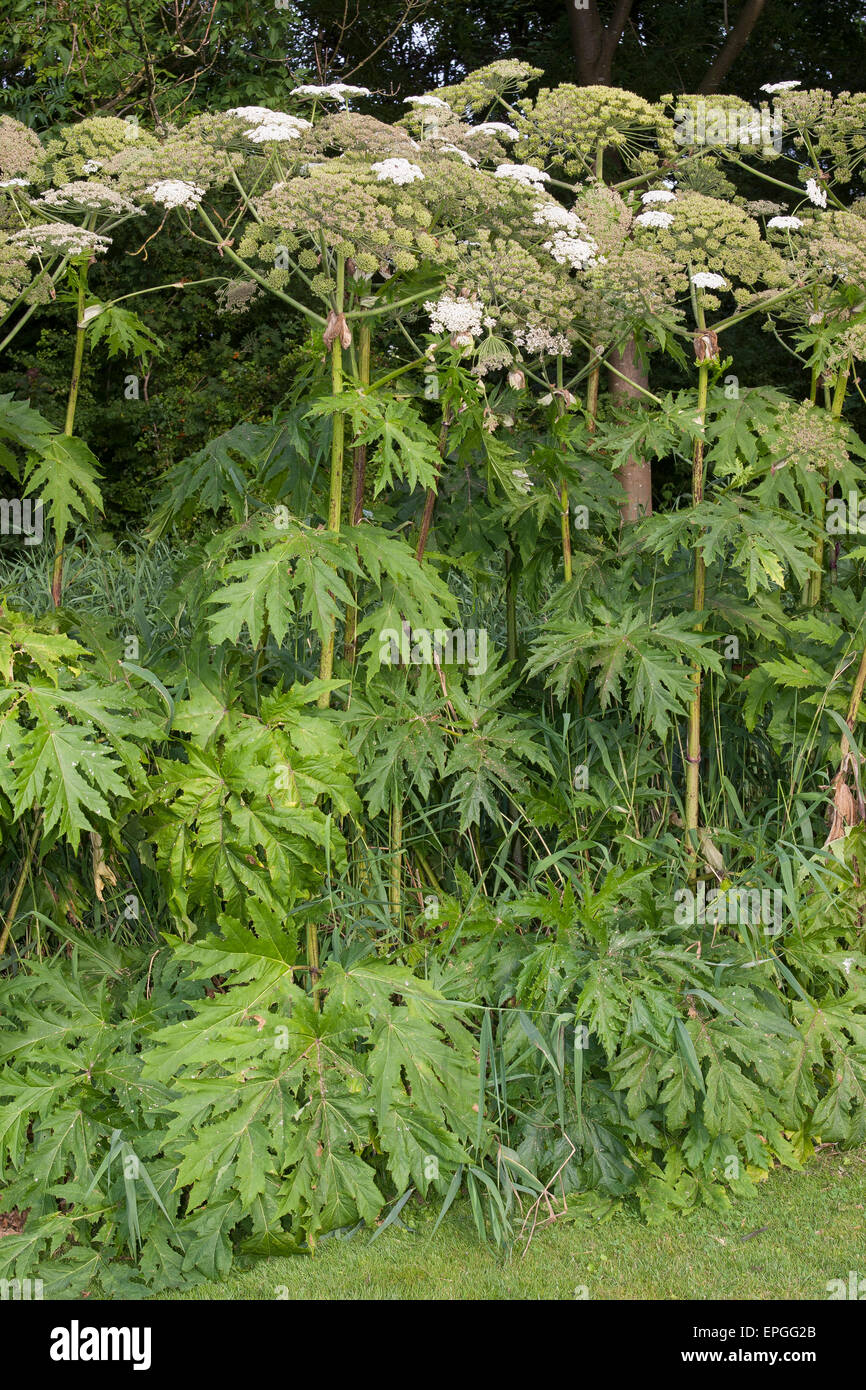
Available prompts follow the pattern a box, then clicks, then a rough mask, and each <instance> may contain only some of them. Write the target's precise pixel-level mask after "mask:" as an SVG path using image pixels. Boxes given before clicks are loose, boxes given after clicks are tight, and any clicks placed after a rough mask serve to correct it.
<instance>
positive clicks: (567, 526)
mask: <svg viewBox="0 0 866 1390" xmlns="http://www.w3.org/2000/svg"><path fill="white" fill-rule="evenodd" d="M556 385H557V389H558V390H559V391H562V389H563V375H562V356H561V355H560V356H559V357H557V359H556ZM597 389H598V387H597V384H596V390H597ZM557 399H558V402H559V409H560V412H561V413H562V412H563V411H564V409H565V407H564V405H563V403H562V397H561V396H559V397H558V398H557ZM564 447H565V446H564V445H563V448H564ZM559 529H560V534H561V536H562V577H563V579H564V580H565V582H566V584H570V583H571V574H572V568H571V518H570V516H569V508H568V483H567V482H566V480H565V478H564V477H563V478H560V480H559Z"/></svg>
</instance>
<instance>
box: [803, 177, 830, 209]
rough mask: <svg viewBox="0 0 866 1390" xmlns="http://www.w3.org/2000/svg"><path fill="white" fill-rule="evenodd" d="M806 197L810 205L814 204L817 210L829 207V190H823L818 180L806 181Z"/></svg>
mask: <svg viewBox="0 0 866 1390" xmlns="http://www.w3.org/2000/svg"><path fill="white" fill-rule="evenodd" d="M806 197H807V198H808V199H809V202H810V203H814V204H815V207H816V208H825V207H826V206H827V190H826V188H822V187H821V185H820V184H819V183H818V180H817V179H807V180H806Z"/></svg>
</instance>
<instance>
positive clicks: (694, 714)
mask: <svg viewBox="0 0 866 1390" xmlns="http://www.w3.org/2000/svg"><path fill="white" fill-rule="evenodd" d="M701 327H703V315H701ZM709 379H710V367H709V362H707V361H702V362H700V363H699V364H698V414H697V418H698V420H699V421H700V422H701V424H703V422H704V416H705V414H706V409H707V394H708V389H709ZM703 499H704V441H703V439H702V438H701V437H698V438H696V439H695V447H694V452H693V454H692V506H693V507H697V506H698V505H699V504H700V503H701V502H702V501H703ZM706 590H707V567H706V564H705V563H704V554H703V550H702V549H701V545H700V541H699V542H698V545H697V546H696V547H695V572H694V588H693V597H692V607H693V608H694V611H695V612H696V613H701V612H703V608H704V603H705V601H706ZM703 626H704V624H703V620H702V619H700V618H699V619H698V622H697V625H696V629H695V630H696V631H697V632H701V631H703ZM692 687H693V694H692V699H691V703H690V705H689V734H688V747H687V750H686V838H687V840H688V844H689V848H690V850H691V852H692V853H693V854H694V855H695V856H697V850H698V820H699V806H700V790H701V668H700V665H698V664H697V663H696V664H695V665H694V666H693V668H692Z"/></svg>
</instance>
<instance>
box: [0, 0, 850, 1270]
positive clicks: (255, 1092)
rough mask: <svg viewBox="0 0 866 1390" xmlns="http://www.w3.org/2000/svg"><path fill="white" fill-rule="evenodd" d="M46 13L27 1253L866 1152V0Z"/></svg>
mask: <svg viewBox="0 0 866 1390" xmlns="http://www.w3.org/2000/svg"><path fill="white" fill-rule="evenodd" d="M12 20H13V22H12V24H11V25H10V26H9V29H8V31H7V33H8V38H7V40H6V42H7V43H8V48H7V50H6V51H5V56H4V63H5V67H4V70H3V73H2V74H0V94H2V98H3V101H4V103H5V107H6V109H5V111H4V112H3V113H2V114H0V353H2V359H0V479H2V485H0V491H2V492H3V493H4V494H5V495H4V496H2V497H0V831H2V835H0V1061H3V1062H4V1066H3V1067H2V1069H0V1185H2V1193H3V1196H2V1202H3V1205H4V1206H5V1207H6V1208H7V1209H10V1208H11V1209H12V1211H11V1215H12V1218H13V1225H14V1230H13V1232H12V1233H11V1234H7V1235H4V1237H3V1239H2V1241H0V1278H2V1279H5V1278H6V1277H7V1276H14V1277H16V1278H20V1277H26V1276H30V1275H31V1273H32V1271H33V1270H34V1269H35V1270H37V1271H38V1272H39V1277H43V1272H44V1278H45V1281H46V1284H47V1286H48V1288H49V1289H50V1292H51V1296H57V1295H58V1294H59V1293H62V1292H64V1291H71V1292H73V1293H75V1294H78V1295H82V1294H88V1295H89V1294H90V1293H91V1292H92V1291H93V1290H94V1289H95V1290H97V1291H98V1292H100V1293H103V1294H106V1295H108V1296H111V1297H125V1296H132V1297H134V1296H137V1295H140V1294H142V1293H144V1292H148V1291H153V1290H154V1289H158V1288H170V1287H176V1286H178V1285H181V1284H183V1283H185V1282H187V1281H190V1280H201V1279H202V1278H213V1277H215V1276H218V1275H224V1274H225V1273H226V1272H227V1271H228V1269H229V1268H230V1266H231V1264H232V1261H233V1260H234V1259H235V1258H238V1257H242V1258H246V1257H258V1256H263V1255H271V1254H278V1253H283V1254H285V1253H299V1252H301V1251H305V1250H307V1251H308V1250H311V1249H313V1248H315V1245H316V1242H317V1241H318V1240H319V1239H320V1238H321V1237H323V1236H324V1235H329V1234H331V1233H333V1232H337V1231H339V1232H354V1231H355V1230H357V1229H359V1228H360V1227H362V1226H365V1225H366V1226H369V1227H371V1228H372V1227H373V1226H374V1225H375V1224H376V1223H377V1222H378V1223H381V1225H380V1226H379V1229H380V1230H381V1229H384V1228H385V1227H386V1226H387V1225H388V1224H389V1223H390V1222H392V1221H394V1220H396V1219H397V1218H398V1217H399V1216H400V1213H401V1212H402V1211H403V1210H404V1207H405V1205H406V1203H407V1202H408V1200H409V1198H410V1197H411V1196H412V1195H413V1193H414V1194H416V1195H417V1197H418V1199H419V1201H421V1202H426V1201H430V1202H433V1201H435V1203H436V1207H437V1209H438V1210H439V1213H440V1217H441V1215H444V1213H445V1212H447V1209H448V1208H449V1206H450V1205H451V1203H452V1202H453V1201H454V1200H455V1199H456V1197H457V1194H458V1192H462V1193H463V1194H465V1197H466V1199H467V1202H468V1205H469V1208H470V1210H471V1213H472V1217H473V1220H474V1223H475V1228H476V1230H477V1232H478V1235H479V1236H480V1237H481V1238H482V1239H483V1240H485V1241H488V1242H490V1243H491V1244H492V1245H493V1246H495V1247H497V1248H499V1249H500V1250H503V1249H511V1248H512V1247H513V1246H515V1245H516V1244H518V1243H519V1242H521V1241H523V1240H526V1239H531V1236H532V1231H533V1230H534V1227H535V1224H536V1223H537V1221H538V1220H539V1219H542V1220H545V1221H547V1220H549V1219H555V1218H558V1217H561V1216H564V1215H566V1214H567V1213H568V1212H569V1211H573V1210H574V1209H575V1208H578V1209H580V1210H583V1211H586V1212H589V1213H591V1214H593V1215H596V1216H599V1215H603V1214H606V1213H607V1212H609V1211H611V1210H612V1209H613V1207H614V1206H616V1205H618V1204H621V1203H627V1204H629V1205H631V1206H633V1207H634V1208H635V1209H636V1210H638V1211H640V1212H641V1213H642V1214H643V1215H644V1216H645V1217H646V1218H647V1219H649V1220H664V1219H670V1218H672V1217H675V1216H676V1217H679V1216H680V1214H681V1213H684V1212H688V1211H689V1210H690V1209H692V1208H695V1207H696V1206H698V1205H700V1204H708V1205H710V1206H712V1207H713V1208H714V1209H715V1210H718V1211H726V1210H728V1209H729V1208H730V1207H731V1205H732V1203H733V1201H734V1199H736V1198H739V1197H741V1196H745V1195H747V1194H749V1193H750V1192H751V1191H752V1190H753V1187H754V1184H755V1183H757V1182H761V1181H763V1180H764V1179H765V1178H766V1177H767V1176H768V1175H769V1174H770V1172H771V1171H772V1170H773V1169H775V1168H778V1167H782V1166H784V1167H789V1168H797V1167H799V1166H801V1165H803V1164H804V1163H806V1162H807V1161H808V1160H809V1159H810V1158H811V1157H812V1156H813V1155H814V1154H815V1152H816V1150H817V1149H818V1148H819V1147H823V1146H825V1145H827V1144H833V1145H840V1146H842V1145H850V1144H855V1143H856V1144H862V1143H863V1142H866V943H864V924H866V884H864V874H863V866H864V861H866V795H864V780H863V777H864V766H866V755H864V753H863V752H862V751H861V749H862V743H863V741H862V729H863V725H864V718H866V701H864V694H866V545H864V544H863V543H862V537H863V536H864V535H866V442H864V430H863V411H864V406H866V394H864V391H863V388H862V382H861V377H860V370H861V364H862V363H863V361H864V360H866V244H864V229H866V187H864V174H863V170H864V166H866V93H863V92H858V91H856V90H854V91H849V90H847V88H846V83H847V82H850V85H851V86H852V87H856V85H858V83H857V79H858V76H859V72H858V71H857V70H855V67H856V64H855V59H856V56H857V55H859V54H860V53H861V52H862V42H863V21H862V15H861V13H860V11H859V9H857V8H856V7H854V6H850V5H844V4H840V5H838V6H836V7H835V9H833V8H831V9H830V10H828V9H826V8H822V9H820V10H816V9H815V8H814V7H813V6H812V5H808V6H806V5H786V6H784V8H783V7H782V6H781V5H780V4H778V3H776V2H775V0H742V3H741V4H739V5H736V6H734V5H732V6H730V7H729V8H725V7H724V6H723V5H722V6H715V5H709V4H707V5H701V4H699V5H694V4H691V3H690V4H682V5H680V4H676V3H671V4H653V3H640V0H616V3H615V4H612V5H610V6H609V7H601V8H598V7H597V6H596V5H595V4H594V3H593V0H589V3H588V4H587V6H586V7H585V8H580V9H576V8H575V7H574V6H573V5H572V6H571V7H569V8H566V7H565V6H563V5H557V6H553V5H539V6H534V7H523V6H518V5H515V4H510V5H509V4H506V5H500V6H497V7H496V8H495V9H494V7H493V6H490V5H483V6H482V5H473V4H471V3H470V4H469V5H466V4H460V5H457V4H450V3H449V4H436V5H435V6H434V5H433V4H429V3H427V0H411V2H410V0H403V4H402V7H401V6H399V5H397V4H390V3H389V4H384V5H380V6H378V7H376V8H375V9H374V10H371V11H370V12H369V13H368V12H367V11H366V10H363V11H362V9H361V8H360V6H358V7H357V8H353V7H352V5H351V4H350V3H346V2H345V0H344V3H343V4H336V3H335V4H321V3H316V4H315V5H314V4H312V3H311V4H309V5H308V4H306V3H296V4H291V3H288V4H283V3H281V2H280V3H275V4H274V5H273V7H272V8H270V9H268V10H267V11H265V10H263V9H262V8H260V7H253V6H249V5H245V4H240V3H225V4H220V3H218V0H213V3H212V4H208V3H207V0H200V3H195V4H194V3H183V0H177V3H175V4H171V5H168V4H160V5H158V4H155V3H143V4H138V5H137V4H135V3H133V0H130V2H129V3H128V4H127V3H124V4H115V3H111V4H97V5H86V6H85V5H81V6H73V5H66V6H64V5H57V6H53V7H46V8H44V9H43V10H39V11H37V12H35V13H34V12H31V11H30V10H29V9H28V8H27V7H25V6H23V5H22V6H19V7H16V8H15V9H14V10H13V11H12ZM386 1213H387V1214H386ZM6 1214H7V1213H6V1212H2V1211H0V1215H6Z"/></svg>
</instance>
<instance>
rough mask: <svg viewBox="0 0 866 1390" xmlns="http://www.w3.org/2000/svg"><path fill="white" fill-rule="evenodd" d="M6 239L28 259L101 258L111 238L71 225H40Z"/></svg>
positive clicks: (68, 223)
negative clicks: (85, 256)
mask: <svg viewBox="0 0 866 1390" xmlns="http://www.w3.org/2000/svg"><path fill="white" fill-rule="evenodd" d="M9 240H10V242H11V243H12V245H13V246H21V247H23V248H24V249H25V250H26V251H27V252H28V253H29V254H30V255H31V256H37V255H38V256H44V255H49V256H83V255H89V256H100V255H104V253H105V252H106V251H107V250H108V248H109V246H110V245H111V237H106V236H100V235H99V234H98V233H97V232H90V231H88V230H87V229H86V228H85V227H75V226H73V224H72V223H71V222H40V223H37V224H36V225H34V226H32V227H23V228H22V229H21V231H20V232H14V233H13V234H12V236H11V237H10V238H9Z"/></svg>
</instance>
